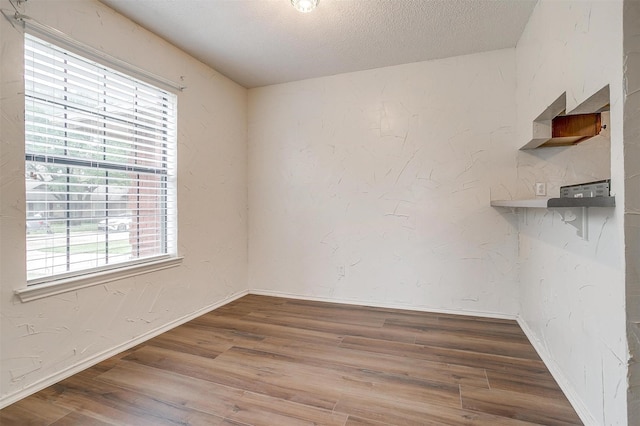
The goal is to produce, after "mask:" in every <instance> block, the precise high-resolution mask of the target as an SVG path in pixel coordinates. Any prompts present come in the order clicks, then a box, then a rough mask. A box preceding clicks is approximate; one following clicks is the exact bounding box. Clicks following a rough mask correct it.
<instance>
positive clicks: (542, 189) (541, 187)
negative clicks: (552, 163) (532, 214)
mask: <svg viewBox="0 0 640 426" xmlns="http://www.w3.org/2000/svg"><path fill="white" fill-rule="evenodd" d="M536 195H537V196H543V197H544V196H545V195H547V184H546V183H544V182H536Z"/></svg>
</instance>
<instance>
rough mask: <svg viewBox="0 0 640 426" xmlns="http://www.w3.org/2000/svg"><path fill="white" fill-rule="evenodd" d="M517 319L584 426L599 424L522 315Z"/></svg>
mask: <svg viewBox="0 0 640 426" xmlns="http://www.w3.org/2000/svg"><path fill="white" fill-rule="evenodd" d="M517 321H518V324H519V325H520V328H521V329H522V331H524V334H525V335H526V336H527V338H528V339H529V342H531V345H532V346H533V348H534V349H535V350H536V352H538V355H539V356H540V358H542V362H544V365H546V366H547V369H548V370H549V372H550V373H551V375H552V376H553V378H554V379H555V380H556V382H558V386H560V389H562V392H563V393H564V394H565V396H566V397H567V399H568V400H569V402H570V403H571V405H572V406H573V409H574V410H576V413H577V414H578V417H580V420H582V423H584V424H585V425H586V426H597V425H599V423H598V421H597V420H596V419H595V418H594V417H593V415H592V414H591V412H590V411H589V409H588V408H587V406H586V405H585V404H584V402H583V401H582V399H581V398H580V397H579V396H578V393H577V392H576V390H575V388H574V387H573V386H572V385H571V383H570V382H569V380H567V378H566V377H565V375H564V373H562V369H561V368H560V366H558V364H557V363H556V362H555V361H554V360H553V357H552V356H551V354H550V353H549V351H548V350H547V348H545V347H544V345H543V344H542V342H540V340H539V339H538V338H537V337H536V335H535V334H534V333H533V330H531V328H529V325H528V324H527V323H526V322H525V321H524V320H523V319H522V317H520V316H518V318H517Z"/></svg>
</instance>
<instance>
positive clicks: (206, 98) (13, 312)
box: [0, 0, 247, 405]
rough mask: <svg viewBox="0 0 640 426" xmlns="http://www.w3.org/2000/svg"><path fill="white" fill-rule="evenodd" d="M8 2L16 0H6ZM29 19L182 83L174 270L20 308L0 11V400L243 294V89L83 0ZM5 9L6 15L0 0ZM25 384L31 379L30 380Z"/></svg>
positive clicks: (7, 74)
mask: <svg viewBox="0 0 640 426" xmlns="http://www.w3.org/2000/svg"><path fill="white" fill-rule="evenodd" d="M14 3H15V2H14ZM24 7H25V10H24V13H26V14H27V15H29V16H32V17H33V18H35V19H37V20H38V21H39V22H41V23H43V24H46V25H49V26H52V27H55V28H57V29H59V30H61V31H63V32H66V33H67V34H69V35H70V36H71V37H73V38H75V39H77V40H79V41H81V42H83V43H85V44H89V45H92V46H94V47H97V48H100V49H102V50H103V51H105V52H107V53H110V54H112V55H113V56H116V57H118V58H121V59H124V60H126V61H129V62H130V63H132V64H134V65H136V66H138V67H140V68H143V69H146V70H148V71H150V72H153V73H155V74H159V75H162V76H165V77H167V78H169V79H172V80H174V81H176V80H179V79H180V77H181V76H184V84H185V85H186V86H188V88H187V89H186V90H185V91H184V92H183V93H180V94H179V96H178V104H179V113H178V144H179V147H178V185H179V187H178V202H179V206H180V209H179V212H178V214H179V247H178V251H179V254H180V255H182V256H184V262H183V264H182V266H180V267H178V268H174V269H171V270H165V271H160V272H155V273H150V274H146V275H141V276H138V277H136V278H131V279H126V280H121V281H119V282H112V283H109V284H107V285H101V286H98V287H92V288H87V289H83V290H79V291H75V292H72V293H66V294H63V295H60V296H54V297H49V298H46V299H42V300H38V301H33V302H29V303H20V302H19V301H18V300H17V299H16V298H15V297H14V296H13V290H14V289H17V288H20V287H24V286H25V237H24V229H25V197H24V142H23V141H24V134H23V133H24V130H23V126H24V124H23V123H24V118H23V117H24V116H23V110H24V105H23V95H22V93H23V65H22V63H23V58H22V57H23V53H22V35H21V32H20V31H19V30H17V29H14V28H13V27H12V26H11V24H10V23H9V22H8V21H7V20H6V19H4V17H0V40H2V46H1V48H2V51H1V56H2V62H1V65H0V67H1V68H0V71H1V73H0V74H1V84H0V90H1V94H0V102H1V104H0V107H1V111H2V117H1V119H2V122H1V126H0V154H1V157H0V158H1V160H0V161H1V164H0V179H1V180H0V188H1V194H0V232H1V238H0V254H1V256H0V295H1V306H0V311H1V317H0V318H1V321H2V324H1V327H2V328H1V332H2V333H1V334H2V347H1V353H0V354H1V359H0V368H1V373H0V387H1V392H0V395H1V398H2V399H0V401H1V402H2V405H4V404H5V403H6V402H7V401H10V400H11V399H12V398H15V397H16V395H19V394H20V392H21V391H23V390H29V389H30V388H29V386H33V387H37V384H38V382H39V381H46V380H47V379H48V378H51V377H59V376H57V375H58V374H64V373H65V371H70V370H69V369H73V368H74V367H75V366H78V365H81V364H82V363H83V362H87V361H88V360H92V359H94V360H95V359H97V358H99V357H100V356H101V354H103V353H106V352H105V351H107V352H108V351H110V350H113V349H114V348H118V347H120V348H122V346H121V345H127V344H128V343H130V342H131V341H132V340H133V339H136V338H138V337H139V336H142V335H144V334H146V333H151V332H153V331H154V330H158V329H160V328H162V327H164V326H166V325H167V324H170V323H172V322H173V321H176V320H179V319H180V318H183V317H186V316H188V315H190V314H193V313H195V312H197V311H199V310H202V309H208V308H211V307H212V306H214V305H215V304H217V303H219V302H221V301H224V300H225V299H227V298H228V297H231V296H233V295H236V294H238V293H239V292H243V291H246V285H247V281H246V273H247V272H246V267H247V266H246V263H247V247H246V242H247V217H246V209H247V180H246V175H247V169H246V117H247V115H246V113H247V104H246V97H247V92H246V90H245V89H244V88H242V87H240V86H238V85H236V84H235V83H233V82H231V81H230V80H228V79H227V78H225V77H223V76H221V75H220V74H218V73H217V72H215V71H213V70H211V69H210V68H208V67H206V66H204V65H203V64H201V63H200V62H197V61H195V60H194V59H192V58H190V57H188V56H187V55H185V54H184V53H182V52H180V51H179V50H178V49H176V48H174V47H172V46H171V45H169V44H167V43H166V42H164V41H163V40H161V39H159V38H158V37H156V36H154V35H152V34H150V33H149V32H147V31H146V30H144V29H142V28H141V27H139V26H136V25H134V24H133V23H132V22H130V21H128V20H127V19H124V18H123V17H122V16H120V15H118V14H116V13H115V12H113V11H112V10H111V9H108V8H107V7H105V6H104V5H102V4H100V3H98V2H97V1H93V0H82V1H72V0H69V1H63V0H57V1H48V0H29V2H27V3H26V6H24ZM0 8H1V9H2V10H3V11H10V10H12V7H11V5H10V4H9V1H8V0H0ZM34 384H35V385H34Z"/></svg>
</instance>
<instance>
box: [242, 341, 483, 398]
mask: <svg viewBox="0 0 640 426" xmlns="http://www.w3.org/2000/svg"><path fill="white" fill-rule="evenodd" d="M243 347H247V346H243ZM249 348H252V349H257V350H262V351H266V352H270V353H274V354H282V355H290V356H294V357H295V358H296V362H300V363H304V364H309V365H314V366H317V367H322V368H327V369H331V370H336V371H350V370H352V369H354V368H355V369H359V370H367V371H370V372H377V373H386V374H393V375H399V376H406V377H414V378H419V379H425V380H431V381H435V382H442V383H454V384H467V385H470V386H474V387H487V388H488V382H487V377H486V373H485V370H484V369H481V368H475V367H466V366H458V365H453V364H446V363H442V362H432V361H426V360H422V359H416V358H410V357H406V356H397V355H387V354H378V353H374V352H364V351H358V350H353V349H345V348H341V347H338V346H327V345H317V344H312V343H308V342H297V341H295V340H287V339H281V338H273V337H268V338H266V339H265V340H263V341H260V342H256V343H255V344H254V345H251V346H249Z"/></svg>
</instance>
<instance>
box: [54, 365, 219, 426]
mask: <svg viewBox="0 0 640 426" xmlns="http://www.w3.org/2000/svg"><path fill="white" fill-rule="evenodd" d="M54 387H55V388H56V390H57V392H58V396H57V398H56V404H57V405H60V406H63V407H66V408H70V409H73V410H74V411H75V412H79V413H82V414H84V415H86V416H88V417H91V418H94V419H99V420H104V421H109V420H115V421H117V422H118V423H119V424H135V425H136V426H144V425H152V426H156V425H175V424H202V425H206V424H212V425H217V424H223V422H222V420H223V419H222V418H221V417H218V416H213V415H210V414H206V413H203V412H200V411H197V410H190V409H185V408H184V407H182V406H179V405H172V404H170V403H167V402H165V401H163V400H161V399H159V398H153V397H149V396H147V395H145V394H142V393H139V392H134V391H130V390H127V389H123V388H121V387H118V386H114V385H112V384H109V383H105V382H103V381H99V380H93V379H90V378H87V377H84V376H78V375H75V376H72V377H70V378H69V379H66V380H63V381H62V382H60V383H59V384H57V385H55V386H54Z"/></svg>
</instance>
